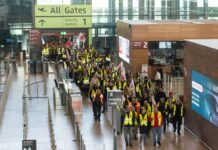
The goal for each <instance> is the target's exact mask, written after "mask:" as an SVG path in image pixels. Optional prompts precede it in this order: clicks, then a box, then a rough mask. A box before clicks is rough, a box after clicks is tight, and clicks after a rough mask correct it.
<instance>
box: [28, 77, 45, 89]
mask: <svg viewBox="0 0 218 150" xmlns="http://www.w3.org/2000/svg"><path fill="white" fill-rule="evenodd" d="M44 81H45V79H44V80H41V81H37V82H33V83H30V84H28V85H27V86H25V87H29V86H31V85H34V84H38V83H42V82H44Z"/></svg>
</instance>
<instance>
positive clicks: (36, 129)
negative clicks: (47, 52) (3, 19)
mask: <svg viewBox="0 0 218 150" xmlns="http://www.w3.org/2000/svg"><path fill="white" fill-rule="evenodd" d="M24 70H25V68H24V67H23V66H20V67H18V72H17V73H16V74H14V78H13V82H12V84H11V88H10V93H9V96H8V99H7V101H6V103H5V109H4V112H3V113H2V115H3V117H1V119H2V120H0V121H1V122H0V150H17V149H21V146H22V139H23V105H22V104H23V103H22V102H23V101H22V95H23V84H24V80H25V79H26V77H27V74H25V73H24ZM29 77H30V82H29V83H33V82H36V81H40V80H43V79H44V77H43V76H42V75H36V76H35V75H30V76H29ZM54 78H55V75H54V73H53V70H52V68H51V67H50V73H49V74H48V75H47V78H46V83H41V84H39V86H38V88H37V86H33V87H31V95H32V96H37V89H38V92H39V93H38V96H46V95H47V96H48V97H49V101H50V106H51V110H52V118H53V127H54V133H55V141H56V145H57V150H77V149H78V146H77V143H76V142H75V141H74V139H75V137H74V132H73V129H72V123H71V121H70V119H69V118H68V116H67V115H66V113H65V109H64V108H62V107H58V109H54V106H53V90H52V89H53V87H54V81H53V80H54ZM26 83H27V81H26ZM27 91H28V90H27ZM44 94H46V95H44ZM0 104H1V105H2V103H0ZM1 108H2V107H1ZM27 110H28V130H27V133H28V134H27V137H28V139H36V140H37V148H38V149H39V150H49V149H51V148H50V147H51V144H50V136H49V129H48V103H47V99H44V98H41V99H32V100H31V101H29V102H28V105H27ZM0 112H1V111H0ZM78 121H79V122H80V123H79V125H80V129H81V133H82V136H83V139H84V143H85V145H86V150H112V149H113V131H112V127H111V125H110V124H109V122H108V120H107V117H106V115H104V114H102V117H101V122H100V123H95V122H94V119H93V113H92V107H91V104H90V102H89V101H88V100H84V103H83V114H82V116H81V117H79V118H78ZM117 143H118V148H117V150H125V149H129V150H130V149H131V150H142V149H151V150H152V149H154V150H156V149H163V150H187V149H190V150H204V149H205V148H204V147H203V146H202V145H201V144H200V143H199V142H198V141H196V140H195V139H194V138H193V137H192V136H190V135H189V133H188V132H187V131H184V129H183V130H182V135H181V136H177V135H175V134H173V132H172V127H171V125H170V126H169V128H168V130H167V133H166V134H164V135H163V137H162V146H161V147H153V145H152V134H151V137H150V138H148V139H147V144H146V145H145V146H144V147H140V146H139V143H138V140H135V141H134V142H133V143H134V145H133V148H129V147H128V148H126V146H125V142H124V138H123V134H120V135H118V140H117Z"/></svg>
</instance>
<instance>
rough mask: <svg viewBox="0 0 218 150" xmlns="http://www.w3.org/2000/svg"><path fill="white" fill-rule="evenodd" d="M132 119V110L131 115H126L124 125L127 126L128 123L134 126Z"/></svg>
mask: <svg viewBox="0 0 218 150" xmlns="http://www.w3.org/2000/svg"><path fill="white" fill-rule="evenodd" d="M132 119H133V113H132V111H130V112H129V116H128V115H127V114H126V115H125V119H124V125H125V126H126V125H130V126H132V125H133V122H132Z"/></svg>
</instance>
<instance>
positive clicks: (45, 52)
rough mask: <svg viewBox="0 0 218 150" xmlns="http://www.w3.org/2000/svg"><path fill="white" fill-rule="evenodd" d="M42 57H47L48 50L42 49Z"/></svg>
mask: <svg viewBox="0 0 218 150" xmlns="http://www.w3.org/2000/svg"><path fill="white" fill-rule="evenodd" d="M42 55H45V56H46V55H49V49H48V48H43V50H42Z"/></svg>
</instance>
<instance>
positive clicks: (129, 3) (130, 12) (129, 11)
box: [128, 0, 133, 20]
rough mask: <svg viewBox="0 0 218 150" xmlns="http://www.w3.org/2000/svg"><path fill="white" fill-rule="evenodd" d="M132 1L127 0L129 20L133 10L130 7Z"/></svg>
mask: <svg viewBox="0 0 218 150" xmlns="http://www.w3.org/2000/svg"><path fill="white" fill-rule="evenodd" d="M132 2H133V0H128V19H129V20H132V15H133V12H132V11H133V8H132V7H133V5H132V4H133V3H132Z"/></svg>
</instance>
